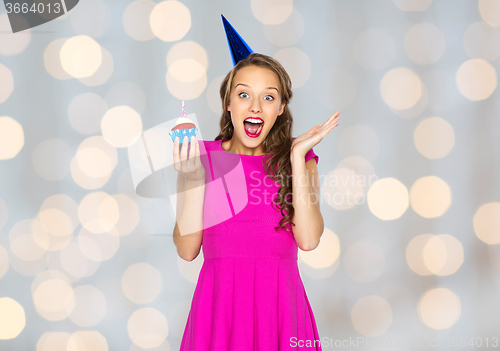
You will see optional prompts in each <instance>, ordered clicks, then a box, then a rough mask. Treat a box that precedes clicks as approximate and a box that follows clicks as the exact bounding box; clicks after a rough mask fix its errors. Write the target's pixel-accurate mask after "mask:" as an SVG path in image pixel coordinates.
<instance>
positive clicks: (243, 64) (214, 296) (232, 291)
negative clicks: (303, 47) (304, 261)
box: [173, 53, 340, 351]
mask: <svg viewBox="0 0 500 351" xmlns="http://www.w3.org/2000/svg"><path fill="white" fill-rule="evenodd" d="M220 95H221V99H222V105H223V111H224V112H223V115H222V117H221V121H220V127H221V130H220V133H219V135H218V136H217V137H216V138H215V140H214V141H203V146H204V150H205V151H206V153H207V157H206V158H204V159H201V158H200V146H199V144H198V141H197V140H196V139H195V138H194V137H193V138H192V140H191V142H192V144H191V148H190V152H189V157H188V155H187V153H188V151H187V145H186V144H187V142H188V140H187V138H185V139H184V141H183V146H182V149H181V150H180V152H179V140H178V139H176V140H175V142H174V155H173V158H174V163H175V169H176V170H177V171H178V172H179V182H178V190H179V192H178V194H179V196H178V203H177V206H178V207H177V214H178V216H177V222H176V226H175V230H174V242H175V245H176V247H177V252H178V254H179V256H180V257H181V258H183V259H185V260H188V261H192V260H193V259H194V258H196V257H197V255H198V254H199V251H200V248H201V247H203V255H204V263H203V266H202V269H201V271H200V276H199V279H198V283H197V286H196V289H195V293H194V296H193V301H192V304H191V310H190V313H189V316H188V320H187V324H186V329H185V331H184V335H183V339H182V343H181V351H188V350H193V351H194V350H196V351H204V350H207V351H208V350H218V351H219V350H220V351H223V350H259V351H267V350H269V351H271V350H273V351H276V350H296V349H300V350H321V345H320V340H319V335H318V332H317V328H316V323H315V320H314V315H313V312H312V309H311V306H310V304H309V301H308V299H307V295H306V293H305V290H304V287H303V285H302V281H301V278H300V275H299V271H298V266H297V251H298V248H300V249H302V250H305V251H309V250H313V249H314V248H316V247H317V245H318V244H319V239H320V236H321V234H322V232H323V228H324V225H323V217H322V216H321V213H320V208H319V179H318V172H317V163H318V159H319V157H318V156H317V155H316V154H315V153H314V151H313V150H312V147H313V146H315V145H317V144H318V143H319V142H320V141H321V140H322V139H323V137H324V136H325V135H326V134H328V133H329V132H330V131H331V130H332V129H333V128H334V127H335V126H337V125H338V124H337V123H336V122H337V121H338V120H339V119H340V116H339V111H337V112H336V113H335V114H334V115H332V116H331V117H330V118H329V119H328V120H327V121H326V122H325V123H323V125H322V126H315V127H313V128H311V130H309V131H308V132H307V133H304V134H302V135H300V136H299V137H297V138H292V137H291V129H292V121H293V120H292V116H291V114H290V111H289V110H288V103H289V101H290V99H291V97H292V90H291V81H290V77H289V76H288V74H287V72H286V71H285V69H284V68H283V67H282V66H281V64H279V63H278V62H277V61H276V60H274V59H273V58H271V57H269V56H266V55H263V54H259V53H251V54H250V55H248V57H246V58H244V59H242V60H240V61H239V62H238V63H237V64H236V66H235V67H234V68H233V69H232V70H231V72H229V74H228V75H227V76H226V77H225V79H224V81H223V82H222V84H221V88H220ZM248 119H250V120H251V122H248V121H247V120H248ZM252 122H260V123H252ZM251 123H252V124H251ZM217 155H219V158H220V157H221V156H222V157H223V158H225V159H226V160H227V162H223V163H220V162H219V161H218V159H217ZM235 157H236V158H238V162H233V161H232V160H233V159H234V158H235ZM313 159H314V160H313ZM221 164H223V166H227V165H228V164H230V165H233V166H234V167H233V166H231V167H229V168H231V169H234V170H236V169H237V167H239V166H241V167H242V170H243V172H242V173H240V176H239V177H240V178H238V176H236V179H235V176H234V174H233V173H236V172H228V171H227V170H226V172H224V173H221V172H217V169H216V167H217V165H221ZM223 166H221V167H223ZM205 170H207V171H206V172H205ZM217 174H224V175H226V176H225V178H227V179H226V183H225V185H224V188H222V189H223V191H222V195H221V192H220V191H219V193H218V195H217V187H216V186H213V187H211V188H210V189H209V186H208V185H209V183H211V184H214V182H215V181H216V180H217V178H218V177H217V176H216V175H217ZM214 175H215V176H214ZM290 175H293V177H291V178H292V179H291V180H290ZM230 177H233V178H230ZM219 178H220V179H222V178H224V177H222V176H221V177H219ZM234 184H243V185H244V186H238V187H236V186H234ZM235 188H236V189H235ZM242 189H243V190H242ZM238 191H243V192H244V193H245V194H243V195H246V199H247V201H246V202H245V206H244V208H243V209H242V210H241V211H236V209H237V207H238V205H237V203H238V201H239V200H240V199H241V197H242V196H241V195H242V193H239V194H238ZM235 192H236V194H238V196H232V195H234V193H235ZM226 193H227V194H226ZM225 195H227V196H228V197H229V198H230V199H231V201H230V205H229V208H230V211H231V214H232V216H231V217H230V218H229V219H227V220H221V219H223V218H224V216H223V212H224V211H223V209H222V207H223V206H224V203H225V200H226V199H225ZM217 219H218V220H217ZM211 224H212V225H211ZM292 226H293V229H292ZM179 228H182V229H183V230H179ZM202 243H203V245H202Z"/></svg>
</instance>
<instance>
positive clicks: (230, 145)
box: [221, 136, 264, 156]
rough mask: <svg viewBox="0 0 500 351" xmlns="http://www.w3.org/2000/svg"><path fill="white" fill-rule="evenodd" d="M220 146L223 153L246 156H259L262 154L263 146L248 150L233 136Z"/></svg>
mask: <svg viewBox="0 0 500 351" xmlns="http://www.w3.org/2000/svg"><path fill="white" fill-rule="evenodd" d="M221 146H222V148H223V149H224V150H225V151H227V152H231V153H233V154H239V155H247V156H260V155H263V154H264V146H263V145H262V144H260V145H258V146H257V147H255V148H248V147H246V146H245V145H243V144H242V143H241V142H240V141H239V140H238V139H237V138H236V137H234V136H233V137H232V138H231V139H230V140H227V141H224V142H222V144H221Z"/></svg>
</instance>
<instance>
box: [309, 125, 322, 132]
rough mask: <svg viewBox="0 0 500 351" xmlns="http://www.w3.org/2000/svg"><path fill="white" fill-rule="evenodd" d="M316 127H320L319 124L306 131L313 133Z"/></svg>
mask: <svg viewBox="0 0 500 351" xmlns="http://www.w3.org/2000/svg"><path fill="white" fill-rule="evenodd" d="M318 128H321V127H320V126H315V127H312V128H311V129H310V130H309V131H308V133H314V132H315V131H316V130H317V129H318Z"/></svg>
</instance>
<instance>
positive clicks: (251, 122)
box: [243, 117, 264, 138]
mask: <svg viewBox="0 0 500 351" xmlns="http://www.w3.org/2000/svg"><path fill="white" fill-rule="evenodd" d="M243 125H244V126H245V133H247V135H248V136H249V137H250V138H257V137H258V136H259V135H260V133H261V132H262V129H263V127H264V120H263V119H262V118H258V117H249V118H246V119H245V120H244V121H243Z"/></svg>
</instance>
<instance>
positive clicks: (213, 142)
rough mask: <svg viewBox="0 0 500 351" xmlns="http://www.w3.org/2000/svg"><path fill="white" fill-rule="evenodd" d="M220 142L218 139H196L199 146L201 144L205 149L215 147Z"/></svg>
mask: <svg viewBox="0 0 500 351" xmlns="http://www.w3.org/2000/svg"><path fill="white" fill-rule="evenodd" d="M220 142H221V141H220V140H198V143H199V144H200V146H203V147H204V148H205V149H206V150H215V149H217V147H218V145H219V143H220Z"/></svg>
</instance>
